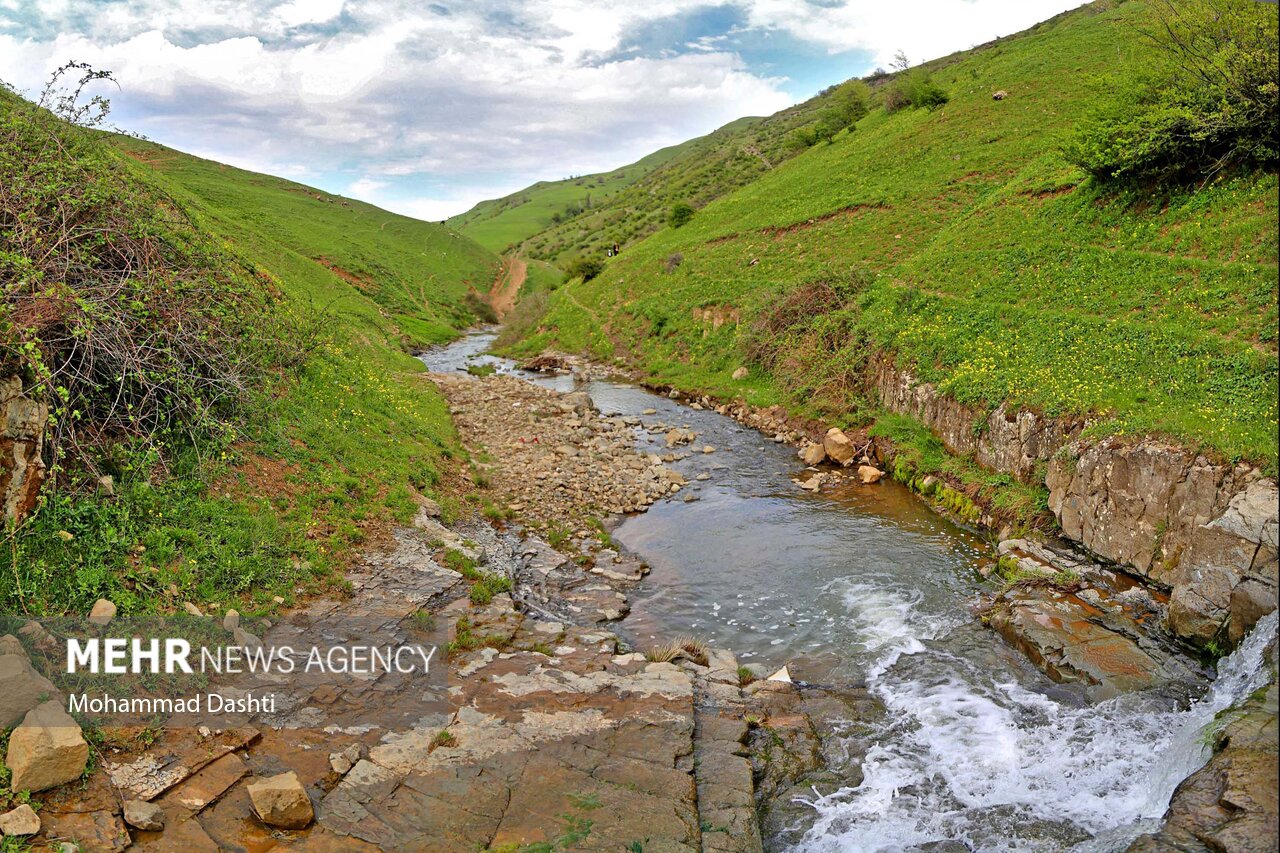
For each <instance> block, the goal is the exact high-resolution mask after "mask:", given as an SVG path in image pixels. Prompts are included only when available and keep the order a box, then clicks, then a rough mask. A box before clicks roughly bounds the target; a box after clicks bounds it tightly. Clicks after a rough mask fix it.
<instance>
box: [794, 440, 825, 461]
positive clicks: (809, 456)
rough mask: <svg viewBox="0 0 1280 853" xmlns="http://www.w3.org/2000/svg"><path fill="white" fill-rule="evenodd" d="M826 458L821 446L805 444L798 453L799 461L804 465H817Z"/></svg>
mask: <svg viewBox="0 0 1280 853" xmlns="http://www.w3.org/2000/svg"><path fill="white" fill-rule="evenodd" d="M826 458H827V451H826V449H824V448H823V446H822V445H821V444H818V443H816V442H815V443H812V444H806V445H805V446H804V449H803V450H801V451H800V459H801V461H802V462H804V464H806V465H818V464H820V463H822V462H823V461H825V460H826Z"/></svg>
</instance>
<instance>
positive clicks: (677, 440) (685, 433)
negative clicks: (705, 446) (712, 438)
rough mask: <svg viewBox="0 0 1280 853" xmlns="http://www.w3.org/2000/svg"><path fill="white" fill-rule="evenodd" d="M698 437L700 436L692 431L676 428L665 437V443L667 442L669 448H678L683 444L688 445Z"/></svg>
mask: <svg viewBox="0 0 1280 853" xmlns="http://www.w3.org/2000/svg"><path fill="white" fill-rule="evenodd" d="M697 437H698V434H697V433H695V432H694V431H693V430H691V429H684V428H682V427H676V428H675V429H673V430H670V431H669V432H667V434H666V436H665V437H664V441H666V443H667V447H677V446H679V445H681V444H688V443H689V442H691V441H693V440H694V439H695V438H697Z"/></svg>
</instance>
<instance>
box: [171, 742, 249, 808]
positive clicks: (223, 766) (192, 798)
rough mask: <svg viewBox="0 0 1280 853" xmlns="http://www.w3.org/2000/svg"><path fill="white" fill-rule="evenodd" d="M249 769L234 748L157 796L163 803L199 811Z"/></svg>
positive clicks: (224, 791) (237, 780)
mask: <svg viewBox="0 0 1280 853" xmlns="http://www.w3.org/2000/svg"><path fill="white" fill-rule="evenodd" d="M248 772H249V765H247V764H245V763H244V760H243V759H241V758H240V756H238V755H236V754H235V753H234V752H230V753H227V754H226V755H224V756H222V757H221V758H218V759H217V760H215V761H211V762H210V763H209V764H207V765H205V766H204V767H203V768H201V769H200V770H199V771H197V772H196V773H194V774H192V775H191V776H190V777H189V778H188V779H187V780H186V781H185V782H183V783H182V784H180V785H178V786H177V787H175V788H173V789H172V790H171V791H169V792H168V793H166V794H165V795H164V796H163V797H161V798H160V803H161V804H162V805H167V804H169V803H174V804H176V805H179V806H182V807H183V808H185V809H188V810H190V811H192V812H199V811H200V810H201V809H203V808H204V807H205V806H207V805H209V804H210V803H212V802H214V801H215V800H217V799H218V798H219V797H221V796H222V795H223V794H225V793H226V792H227V789H228V788H230V787H231V786H232V785H234V784H235V783H236V782H239V781H240V780H241V779H242V778H244V776H245V775H246V774H247V773H248Z"/></svg>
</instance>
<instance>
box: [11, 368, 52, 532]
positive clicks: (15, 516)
mask: <svg viewBox="0 0 1280 853" xmlns="http://www.w3.org/2000/svg"><path fill="white" fill-rule="evenodd" d="M48 422H49V407H48V406H47V405H46V404H45V403H41V402H38V401H36V400H32V399H31V398H30V397H27V396H25V395H24V394H23V393H22V380H21V379H19V378H18V377H16V376H11V377H8V378H4V379H0V514H3V516H4V518H5V519H7V520H9V521H21V520H22V518H23V517H24V516H26V514H27V513H29V512H30V511H31V510H32V509H33V508H34V507H35V505H36V498H37V497H39V495H40V486H41V485H42V484H43V483H44V475H45V469H44V459H43V457H42V453H43V451H44V428H45V426H46V424H48Z"/></svg>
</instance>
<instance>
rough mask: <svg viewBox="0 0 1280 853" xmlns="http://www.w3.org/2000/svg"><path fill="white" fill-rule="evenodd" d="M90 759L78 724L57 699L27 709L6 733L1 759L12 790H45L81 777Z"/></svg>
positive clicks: (87, 745) (87, 746) (87, 747)
mask: <svg viewBox="0 0 1280 853" xmlns="http://www.w3.org/2000/svg"><path fill="white" fill-rule="evenodd" d="M88 760H89V744H87V743H85V740H84V736H83V735H82V734H81V733H80V726H78V725H77V724H76V721H75V720H73V719H71V715H70V714H68V713H67V712H66V711H64V710H63V709H62V704H61V702H59V701H58V700H56V699H50V700H49V701H47V702H44V703H41V704H40V705H37V706H36V707H35V708H32V709H31V710H30V711H29V712H27V716H26V717H25V718H24V719H23V721H22V725H20V726H18V727H17V728H16V729H14V730H13V733H12V734H11V735H10V736H9V750H8V752H7V753H6V754H5V759H4V763H5V765H6V766H8V768H9V770H10V771H12V773H13V778H12V780H11V783H10V784H11V786H12V788H13V790H15V791H44V790H46V789H48V788H54V787H57V786H58V785H64V784H66V783H67V782H73V781H75V780H76V779H79V778H80V774H81V773H83V772H84V768H85V764H86V763H87V762H88Z"/></svg>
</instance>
